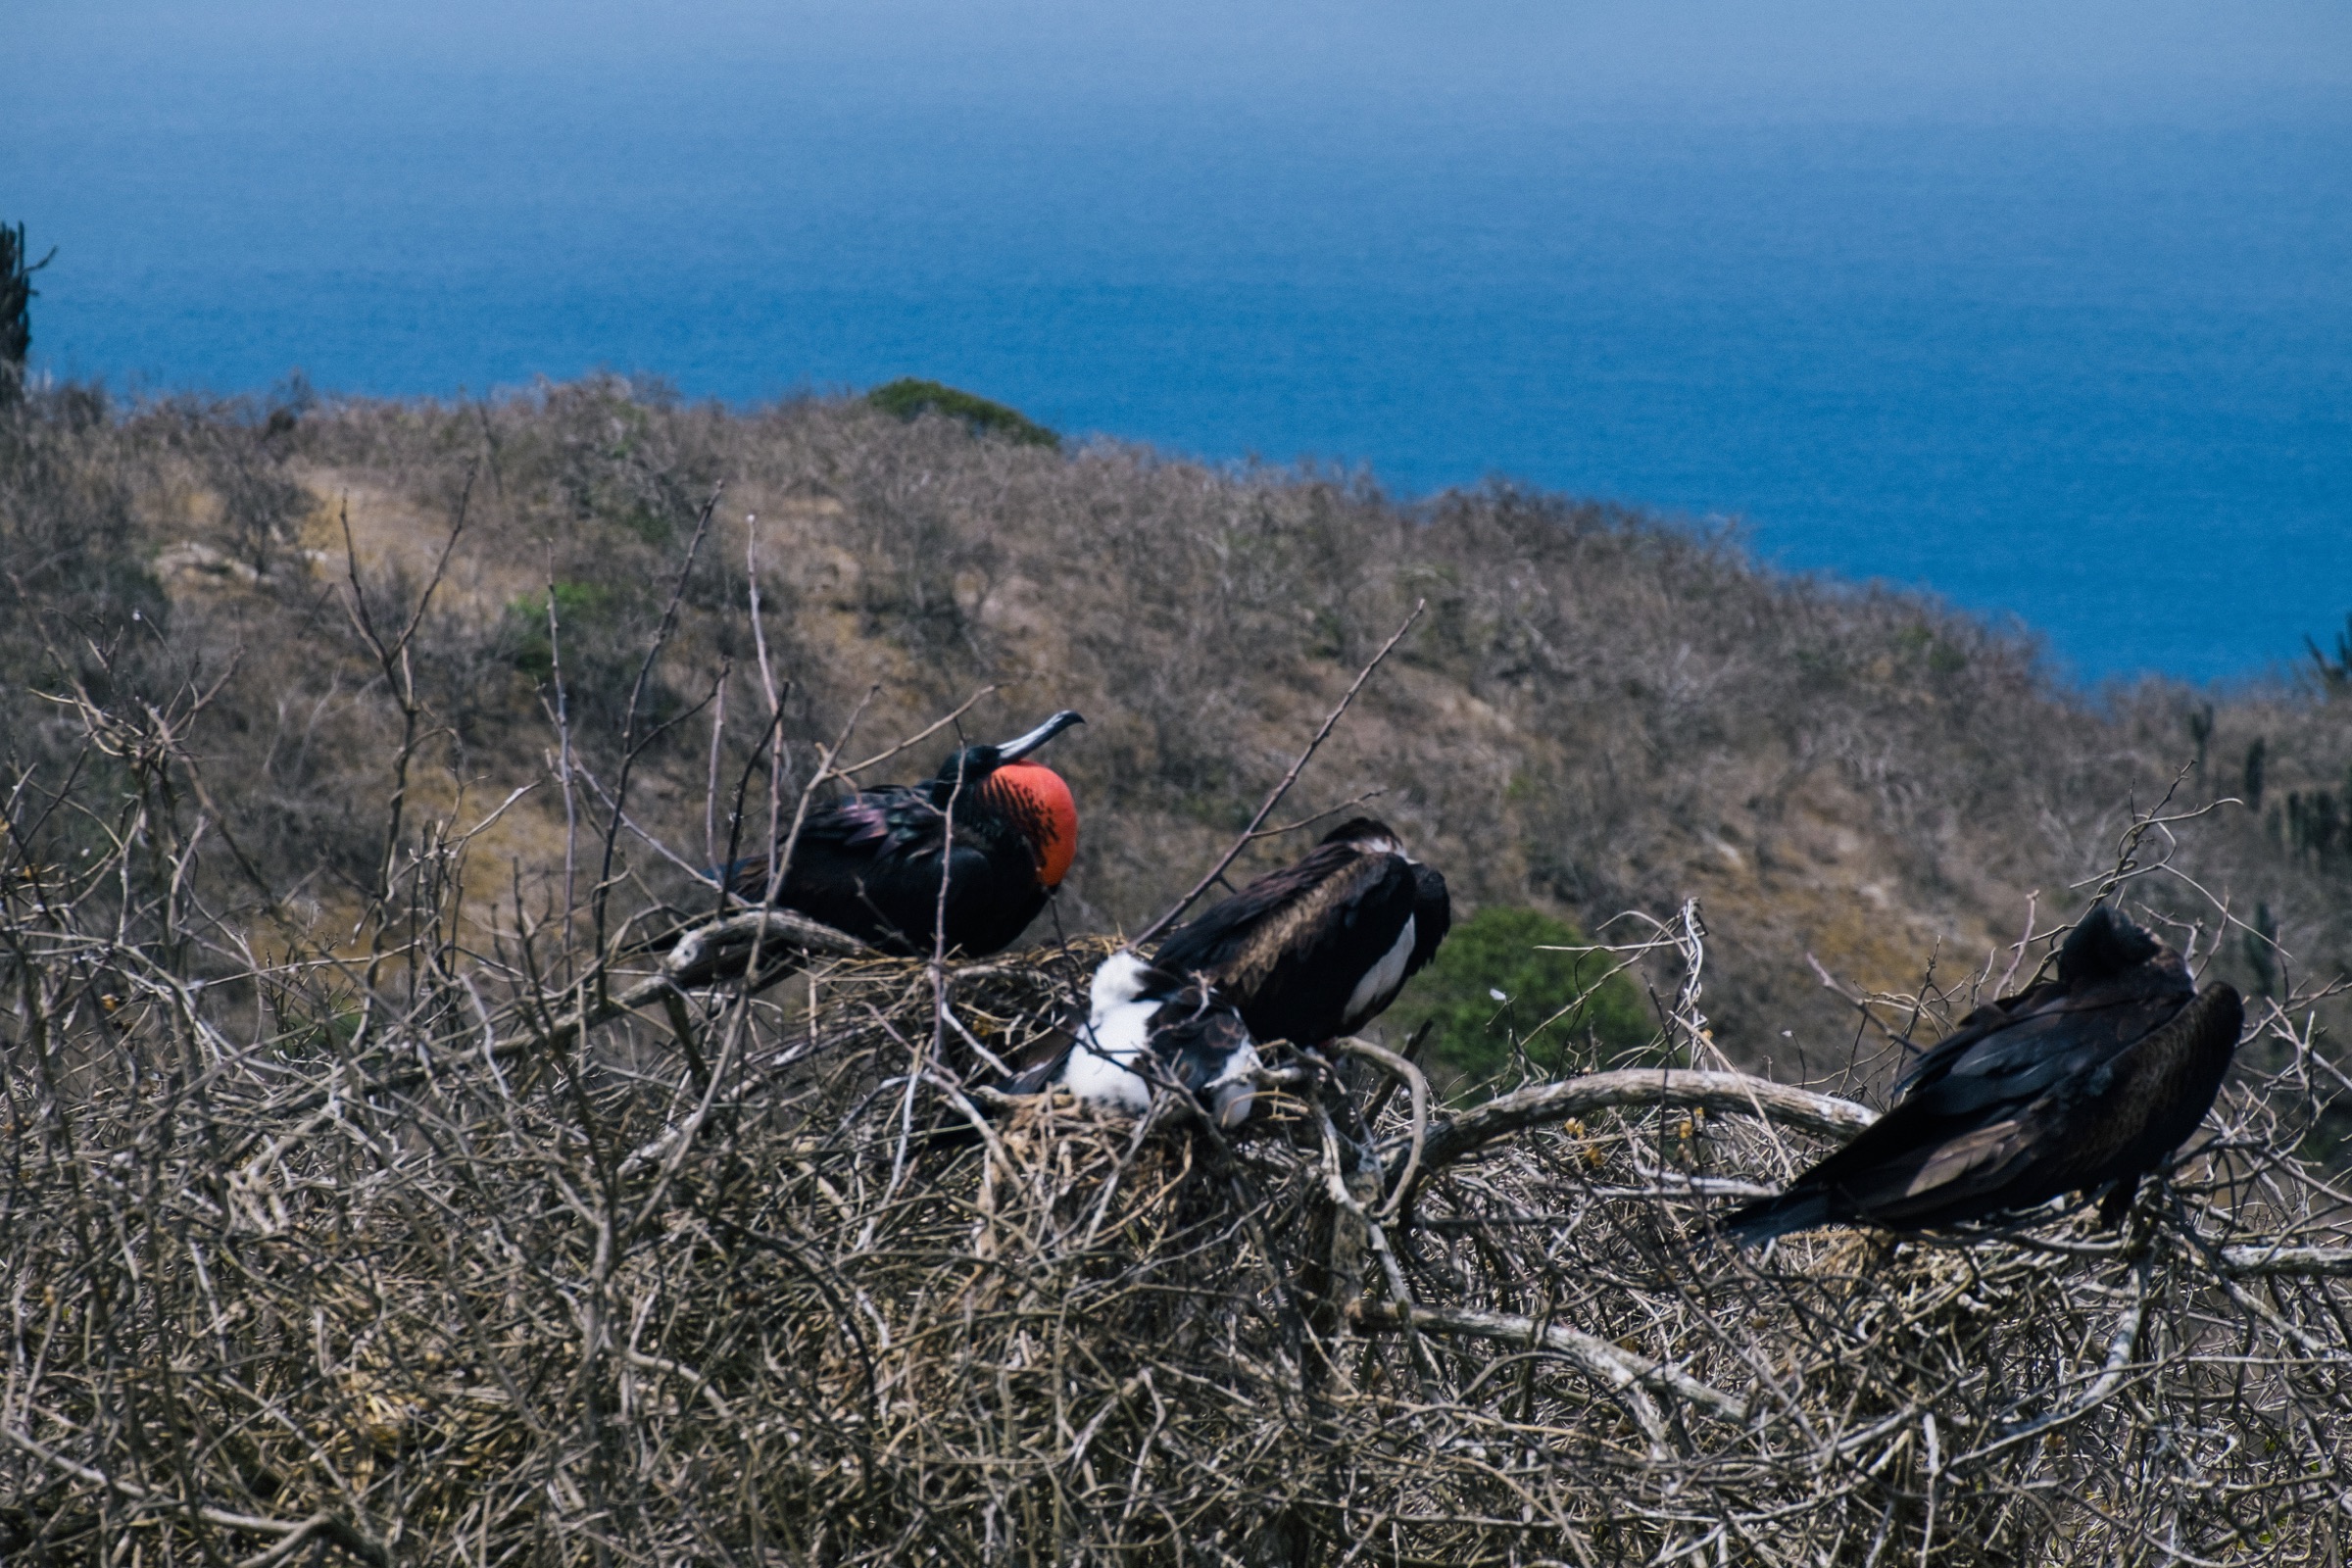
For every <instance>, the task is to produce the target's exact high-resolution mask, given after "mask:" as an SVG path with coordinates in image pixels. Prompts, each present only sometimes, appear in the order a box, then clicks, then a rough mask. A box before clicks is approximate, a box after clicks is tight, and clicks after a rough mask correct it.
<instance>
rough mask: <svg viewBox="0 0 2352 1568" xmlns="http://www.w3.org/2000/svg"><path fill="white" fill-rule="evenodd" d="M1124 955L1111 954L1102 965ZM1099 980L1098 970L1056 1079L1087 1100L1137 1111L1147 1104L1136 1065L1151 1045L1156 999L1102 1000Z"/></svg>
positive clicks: (1148, 1093) (1145, 1083)
mask: <svg viewBox="0 0 2352 1568" xmlns="http://www.w3.org/2000/svg"><path fill="white" fill-rule="evenodd" d="M1126 956H1128V955H1124V954H1122V955H1118V956H1114V957H1113V958H1112V959H1111V960H1110V963H1105V964H1104V965H1103V970H1108V969H1109V967H1110V964H1111V963H1116V962H1117V961H1118V960H1119V958H1120V957H1126ZM1139 967H1140V965H1139ZM1104 1003H1105V998H1104V996H1103V972H1101V971H1098V972H1097V973H1096V975H1095V987H1094V997H1093V998H1092V1005H1091V1006H1090V1007H1089V1009H1088V1013H1087V1019H1086V1025H1085V1027H1084V1028H1082V1029H1080V1030H1079V1032H1078V1041H1077V1044H1075V1045H1073V1046H1072V1047H1071V1048H1070V1059H1069V1062H1068V1064H1067V1065H1065V1066H1064V1067H1063V1068H1062V1071H1061V1081H1062V1084H1063V1086H1064V1087H1065V1088H1067V1089H1068V1090H1069V1092H1070V1093H1071V1094H1073V1095H1076V1096H1077V1097H1078V1098H1079V1099H1080V1100H1083V1101H1085V1102H1086V1103H1088V1104H1090V1105H1099V1106H1101V1107H1102V1108H1103V1109H1104V1110H1116V1111H1124V1112H1126V1113H1128V1114H1131V1115H1132V1114H1141V1113H1142V1112H1144V1111H1146V1110H1149V1109H1150V1108H1151V1106H1152V1085H1151V1083H1150V1081H1149V1080H1147V1079H1146V1078H1145V1077H1144V1075H1143V1073H1142V1072H1140V1071H1138V1070H1137V1069H1138V1068H1139V1067H1142V1066H1143V1065H1144V1058H1145V1056H1146V1054H1148V1053H1149V1052H1150V1051H1151V1049H1152V1014H1154V1013H1156V1012H1157V1011H1159V1004H1158V1003H1157V1002H1156V1001H1152V1000H1150V999H1147V998H1136V997H1128V998H1125V999H1122V1000H1118V1001H1113V1002H1110V1003H1109V1005H1104Z"/></svg>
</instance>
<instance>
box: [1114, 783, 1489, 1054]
mask: <svg viewBox="0 0 2352 1568" xmlns="http://www.w3.org/2000/svg"><path fill="white" fill-rule="evenodd" d="M1452 923H1453V907H1452V905H1451V903H1450V901H1448V900H1447V898H1446V879H1445V878H1444V877H1442V876H1440V875H1439V874H1438V873H1437V872H1436V871H1434V870H1432V869H1430V868H1429V867H1428V866H1426V865H1423V864H1421V863H1420V862H1418V861H1416V860H1414V859H1413V858H1411V857H1409V856H1407V855H1406V854H1405V853H1404V847H1403V845H1402V844H1400V843H1399V842H1398V841H1397V835H1396V834H1395V833H1393V832H1391V831H1390V830H1389V829H1388V827H1387V826H1385V825H1384V824H1382V823H1380V822H1376V821H1374V820H1373V819H1372V818H1370V817H1368V816H1359V817H1356V818H1354V819H1353V820H1351V821H1348V822H1343V823H1341V824H1340V825H1339V826H1338V827H1336V828H1334V829H1332V830H1331V832H1330V833H1328V834H1326V835H1325V836H1324V839H1323V842H1322V843H1321V844H1319V845H1317V846H1316V847H1315V848H1314V849H1313V850H1311V851H1309V852H1308V853H1307V855H1306V857H1305V858H1303V859H1301V860H1299V862H1298V863H1297V864H1295V865H1290V866H1286V867H1284V868H1283V869H1282V870H1279V871H1270V872H1268V873H1267V874H1266V875H1264V876H1261V877H1259V878H1258V879H1257V880H1256V881H1254V882H1252V883H1250V885H1249V886H1248V887H1246V888H1244V889H1242V891H1241V892H1239V893H1237V894H1235V895H1234V896H1233V897H1232V898H1230V899H1227V900H1225V901H1224V902H1223V903H1221V904H1218V905H1216V906H1214V907H1211V908H1210V909H1209V910H1208V911H1207V912H1206V913H1204V914H1202V915H1201V916H1200V917H1199V918H1198V919H1195V920H1193V921H1191V922H1189V923H1187V924H1185V925H1181V926H1178V927H1177V928H1176V929H1175V930H1173V931H1171V932H1169V933H1168V936H1167V939H1166V940H1165V941H1163V942H1161V943H1160V945H1159V949H1158V951H1157V952H1156V953H1154V954H1153V955H1152V963H1153V964H1154V965H1156V966H1157V967H1159V968H1161V969H1165V970H1167V971H1168V972H1169V973H1171V974H1182V975H1192V976H1199V977H1201V978H1202V979H1205V980H1206V981H1207V982H1208V983H1209V984H1210V985H1213V986H1214V987H1215V988H1216V990H1217V992H1218V994H1219V995H1220V996H1223V997H1226V998H1228V999H1229V1000H1230V1001H1231V1002H1232V1003H1233V1005H1235V1006H1236V1007H1238V1008H1240V1009H1241V1014H1242V1017H1243V1019H1244V1020H1245V1021H1246V1022H1247V1023H1248V1024H1249V1025H1250V1033H1251V1034H1252V1035H1254V1036H1256V1037H1257V1038H1258V1039H1260V1040H1288V1041H1291V1042H1293V1043H1295V1044H1298V1045H1305V1046H1313V1045H1320V1044H1322V1043H1323V1042H1324V1041H1326V1040H1330V1039H1332V1038H1334V1037H1335V1036H1338V1035H1344V1034H1350V1033H1352V1032H1354V1031H1355V1030H1357V1029H1360V1028H1362V1027H1363V1026H1364V1025H1365V1024H1366V1023H1368V1022H1370V1021H1371V1020H1372V1019H1373V1018H1374V1017H1376V1016H1378V1015H1379V1013H1380V1011H1381V1009H1382V1008H1384V1007H1386V1006H1387V1005H1389V1004H1390V1003H1392V1002H1394V1001H1396V1000H1397V992H1398V991H1400V990H1402V989H1403V988H1404V983H1405V981H1406V980H1408V979H1410V978H1411V977H1412V976H1413V974H1414V973H1415V972H1417V971H1418V970H1419V969H1420V968H1421V966H1422V965H1423V964H1425V963H1427V962H1429V960H1430V958H1431V956H1434V955H1435V954H1436V953H1437V951H1438V944H1439V943H1441V942H1443V941H1445V940H1446V929H1447V927H1449V926H1450V925H1451V924H1452Z"/></svg>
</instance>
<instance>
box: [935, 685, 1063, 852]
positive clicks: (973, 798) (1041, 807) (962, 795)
mask: <svg viewBox="0 0 2352 1568" xmlns="http://www.w3.org/2000/svg"><path fill="white" fill-rule="evenodd" d="M1085 722H1086V720H1085V719H1083V718H1081V717H1080V716H1079V715H1078V714H1077V712H1076V711H1073V710H1071V709H1067V708H1065V709H1063V710H1062V711H1060V712H1058V713H1055V714H1054V716H1053V717H1052V718H1049V719H1047V720H1046V721H1045V722H1044V723H1043V724H1040V725H1038V726H1037V728H1035V729H1033V730H1031V731H1029V733H1027V734H1026V735H1016V736H1014V737H1013V738H1012V739H1011V740H1008V741H1005V742H1004V743H1003V744H1001V745H997V746H965V747H960V748H958V749H957V750H956V751H954V752H952V753H950V754H949V756H948V760H946V761H944V762H942V763H940V764H939V772H938V773H937V775H935V776H934V777H933V778H932V780H931V804H932V805H933V806H935V807H938V808H939V809H941V810H946V809H949V803H950V802H951V801H958V800H960V801H961V802H963V803H964V804H963V805H961V806H959V807H958V808H956V809H959V810H965V811H969V810H974V809H977V810H985V811H993V812H996V813H998V814H999V815H1001V816H1004V817H1007V818H1009V819H1010V820H1011V821H1012V822H1014V823H1015V824H1016V825H1017V826H1018V827H1019V828H1020V830H1021V834H1022V836H1023V837H1024V838H1026V839H1027V840H1028V841H1029V849H1030V852H1031V853H1032V854H1033V855H1034V856H1035V857H1036V860H1037V881H1038V885H1039V886H1040V887H1043V888H1047V889H1053V888H1057V887H1059V886H1061V879H1062V878H1063V877H1064V876H1066V875H1068V874H1069V869H1070V862H1071V861H1072V860H1073V859H1075V858H1077V854H1078V805H1077V802H1075V801H1074V800H1072V799H1071V798H1070V787H1069V785H1067V784H1065V783H1063V782H1062V778H1061V775H1060V774H1058V773H1056V772H1054V770H1053V769H1052V768H1050V767H1048V766H1046V765H1045V764H1044V763H1043V762H1032V761H1030V760H1028V759H1029V754H1030V753H1032V752H1034V751H1036V750H1037V749H1038V748H1039V747H1041V746H1043V745H1045V744H1046V742H1048V741H1050V740H1052V739H1053V738H1054V736H1056V735H1058V734H1060V733H1061V732H1062V731H1063V730H1065V729H1068V728H1069V727H1070V726H1071V725H1073V724H1083V723H1085Z"/></svg>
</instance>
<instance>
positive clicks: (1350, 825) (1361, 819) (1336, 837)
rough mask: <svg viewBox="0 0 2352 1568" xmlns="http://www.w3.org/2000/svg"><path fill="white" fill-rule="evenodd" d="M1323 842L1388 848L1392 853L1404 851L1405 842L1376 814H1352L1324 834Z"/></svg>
mask: <svg viewBox="0 0 2352 1568" xmlns="http://www.w3.org/2000/svg"><path fill="white" fill-rule="evenodd" d="M1322 842H1323V843H1325V844H1361V845H1364V846H1366V847H1367V848H1379V849H1384V850H1387V851H1388V852H1389V853H1391V854H1392V855H1402V854H1403V853H1404V843H1403V841H1402V840H1401V839H1399V838H1397V833H1396V830H1395V829H1393V828H1391V827H1390V826H1389V824H1388V823H1386V822H1383V821H1382V820H1380V818H1378V817H1376V816H1351V817H1349V818H1348V820H1347V821H1345V822H1342V823H1341V824H1340V825H1339V826H1338V827H1335V828H1333V829H1332V830H1331V831H1330V832H1328V833H1326V834H1324V835H1323V839H1322Z"/></svg>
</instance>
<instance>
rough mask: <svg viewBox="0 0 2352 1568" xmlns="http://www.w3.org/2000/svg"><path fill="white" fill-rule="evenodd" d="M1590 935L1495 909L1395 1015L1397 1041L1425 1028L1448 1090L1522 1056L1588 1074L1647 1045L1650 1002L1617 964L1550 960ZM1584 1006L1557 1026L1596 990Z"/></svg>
mask: <svg viewBox="0 0 2352 1568" xmlns="http://www.w3.org/2000/svg"><path fill="white" fill-rule="evenodd" d="M1585 940H1586V938H1585V935H1584V933H1583V932H1581V931H1579V930H1577V928H1576V927H1575V926H1573V925H1571V924H1569V923H1568V922H1567V921H1565V920H1562V919H1559V918H1557V917H1555V916H1552V915H1549V914H1545V913H1544V911H1543V910H1541V909H1529V908H1516V907H1509V906H1490V907H1487V908H1484V909H1481V910H1479V911H1478V913H1477V914H1475V915H1473V916H1471V918H1469V919H1468V920H1465V921H1463V922H1462V923H1460V924H1459V925H1456V926H1455V927H1454V928H1453V931H1452V933H1451V934H1450V935H1449V936H1447V937H1446V945H1445V946H1444V947H1442V948H1440V949H1439V950H1438V956H1437V957H1436V958H1435V959H1433V960H1432V961H1431V963H1430V965H1429V967H1428V968H1427V969H1424V970H1423V971H1422V972H1421V973H1420V974H1419V975H1417V976H1415V977H1414V979H1413V981H1412V983H1411V984H1410V985H1409V986H1407V987H1406V988H1405V991H1404V994H1403V995H1402V996H1401V997H1399V998H1397V1005H1395V1006H1394V1007H1392V1008H1390V1009H1389V1013H1388V1023H1389V1026H1390V1034H1391V1036H1392V1038H1398V1039H1401V1038H1405V1037H1408V1036H1409V1035H1410V1033H1411V1031H1413V1030H1415V1029H1418V1028H1420V1027H1421V1026H1422V1025H1423V1024H1424V1023H1426V1024H1428V1025H1429V1026H1430V1038H1429V1042H1428V1044H1427V1045H1426V1046H1425V1047H1424V1048H1423V1050H1422V1053H1421V1059H1422V1062H1423V1063H1424V1065H1426V1066H1427V1067H1428V1068H1429V1069H1430V1071H1431V1073H1432V1076H1433V1077H1435V1078H1436V1079H1438V1080H1439V1081H1440V1083H1441V1085H1442V1086H1444V1087H1459V1086H1462V1085H1467V1084H1473V1083H1480V1082H1484V1081H1486V1080H1489V1079H1493V1078H1496V1077H1500V1076H1501V1075H1503V1074H1504V1073H1506V1072H1508V1071H1509V1070H1510V1069H1511V1067H1512V1065H1513V1063H1514V1061H1515V1059H1516V1058H1517V1056H1518V1055H1519V1054H1520V1053H1522V1052H1524V1054H1525V1055H1526V1058H1527V1060H1528V1062H1529V1063H1530V1064H1531V1065H1532V1066H1534V1067H1535V1068H1537V1069H1538V1070H1539V1071H1542V1072H1544V1073H1550V1074H1559V1073H1563V1072H1577V1071H1583V1070H1585V1069H1587V1068H1589V1067H1591V1066H1592V1065H1593V1064H1594V1063H1595V1062H1597V1061H1601V1060H1605V1059H1607V1058H1608V1057H1610V1056H1613V1055H1616V1054H1619V1053H1621V1052H1625V1051H1629V1050H1636V1049H1639V1048H1640V1047H1642V1046H1643V1045H1645V1044H1646V1043H1647V1042H1648V1041H1649V1039H1650V1037H1651V1035H1652V1034H1653V1033H1655V1025H1654V1022H1653V1020H1652V1018H1651V1016H1650V1007H1649V1004H1648V1002H1647V1001H1646V1000H1645V999H1644V998H1643V997H1642V992H1641V989H1640V988H1639V987H1638V986H1636V985H1635V984H1634V982H1633V981H1632V980H1631V979H1630V978H1628V977H1627V976H1625V975H1622V974H1620V975H1611V976H1609V978H1608V979H1607V980H1606V981H1603V980H1602V978H1601V977H1602V976H1603V975H1607V974H1608V967H1609V965H1608V961H1607V955H1605V954H1595V955H1583V954H1574V953H1551V952H1544V951H1540V950H1543V949H1548V948H1560V947H1577V946H1581V945H1582V944H1583V943H1584V942H1585ZM1595 985H1598V989H1597V990H1595V991H1593V995H1592V996H1591V997H1590V998H1589V999H1587V1000H1586V1002H1585V1004H1584V1005H1583V1006H1581V1007H1579V1008H1577V1009H1576V1010H1575V1011H1573V1012H1568V1013H1566V1014H1565V1015H1564V1016H1561V1017H1559V1018H1557V1019H1556V1020H1553V1021H1551V1022H1549V1023H1548V1024H1546V1020H1551V1019H1553V1014H1555V1013H1559V1012H1560V1011H1561V1009H1562V1008H1565V1007H1567V1006H1569V1005H1571V1004H1572V1003H1574V1002H1575V1001H1576V999H1577V998H1578V997H1579V996H1580V995H1582V994H1583V993H1584V992H1585V991H1587V990H1588V989H1591V988H1593V986H1595Z"/></svg>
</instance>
